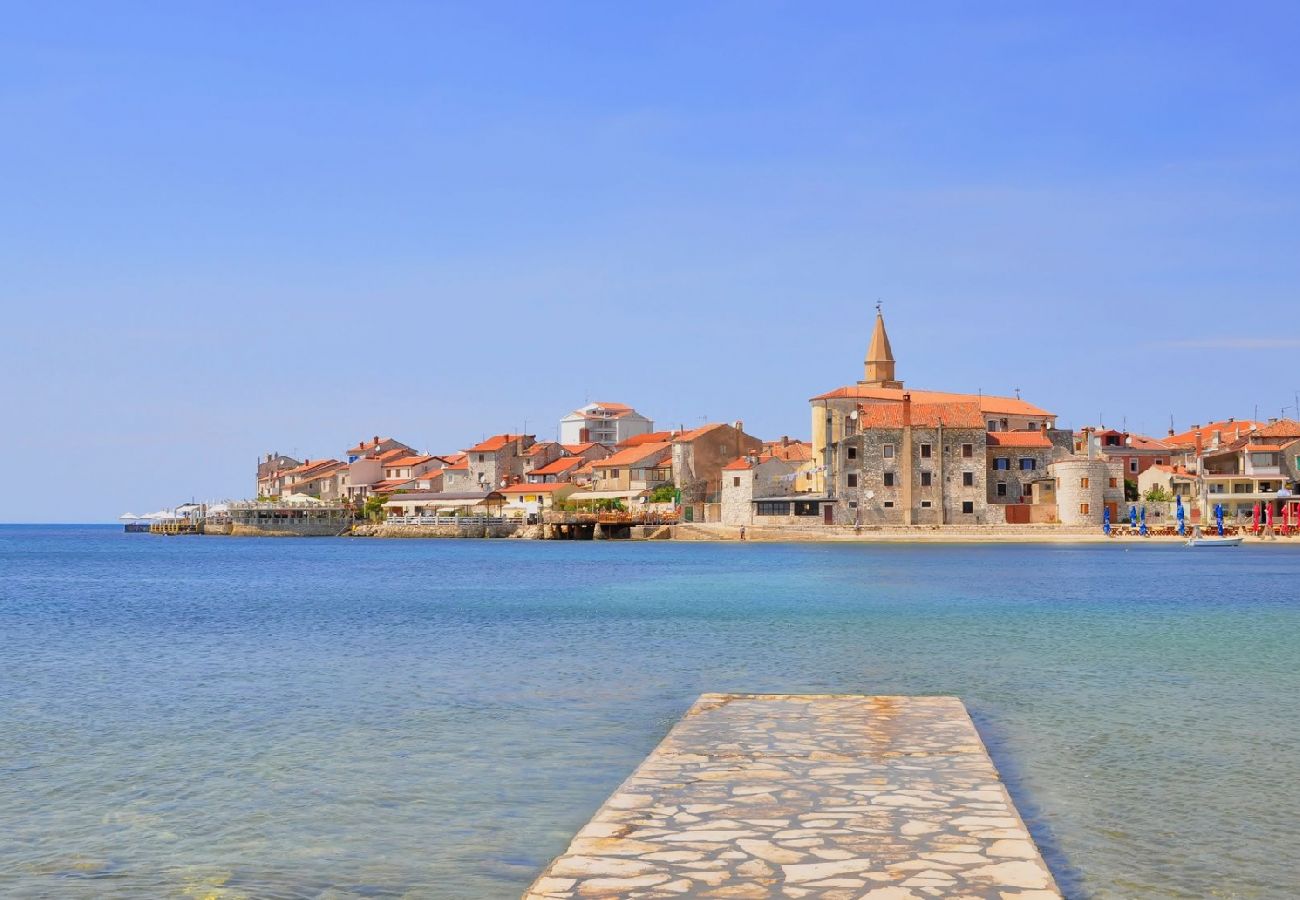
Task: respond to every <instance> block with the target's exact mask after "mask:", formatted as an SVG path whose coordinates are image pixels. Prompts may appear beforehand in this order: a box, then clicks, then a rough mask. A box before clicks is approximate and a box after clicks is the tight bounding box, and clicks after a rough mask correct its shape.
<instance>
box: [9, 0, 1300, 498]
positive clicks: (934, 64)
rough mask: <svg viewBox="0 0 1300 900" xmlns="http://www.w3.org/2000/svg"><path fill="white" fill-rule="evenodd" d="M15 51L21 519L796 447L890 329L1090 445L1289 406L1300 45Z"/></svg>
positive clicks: (936, 15)
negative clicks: (384, 473)
mask: <svg viewBox="0 0 1300 900" xmlns="http://www.w3.org/2000/svg"><path fill="white" fill-rule="evenodd" d="M891 7H892V8H891ZM3 19H4V27H3V28H0V121H3V123H4V124H3V131H2V133H3V140H0V172H3V182H2V185H3V187H2V189H0V197H2V199H0V306H2V307H3V320H2V321H3V327H2V328H0V377H2V378H3V397H4V402H3V419H2V421H3V437H4V446H5V447H6V450H7V452H8V454H9V458H10V459H11V464H10V468H9V470H8V476H9V477H8V479H7V483H6V485H5V487H4V489H3V491H0V520H4V521H94V520H109V519H112V518H114V517H116V516H117V515H118V514H119V513H121V512H123V511H125V510H127V509H130V510H133V511H135V512H144V511H148V510H150V509H155V508H158V507H160V506H163V505H171V504H174V503H176V502H178V501H180V500H184V499H187V498H189V497H191V496H194V497H197V498H200V499H203V498H212V499H215V498H223V497H228V496H244V495H247V494H249V493H250V492H251V491H252V489H253V467H254V464H255V461H256V456H257V455H258V454H259V453H263V452H266V451H271V450H277V451H281V452H286V453H292V454H295V455H297V456H299V457H300V458H301V457H302V456H308V457H313V458H315V457H322V456H328V455H333V456H337V455H340V454H341V453H342V451H343V450H344V449H346V448H347V447H348V446H350V445H351V444H353V443H355V442H356V441H357V440H358V439H359V438H362V437H365V436H370V435H373V434H376V433H381V434H384V435H393V436H395V437H398V438H400V439H402V440H404V441H406V442H407V443H409V444H412V445H413V446H415V447H417V448H420V449H426V448H427V449H429V450H432V451H434V452H445V451H451V450H455V449H458V448H463V447H465V446H468V445H469V443H471V442H473V441H475V440H477V439H478V438H479V437H481V436H483V435H486V434H489V433H493V432H497V431H504V430H517V429H520V428H523V427H526V428H527V430H528V431H530V432H535V433H536V434H537V435H538V436H539V437H551V436H554V433H555V429H556V423H557V421H558V419H559V418H560V416H562V415H563V414H564V413H566V412H568V411H569V410H571V409H573V408H574V407H576V406H578V405H580V404H581V403H583V402H584V400H587V399H598V400H613V401H622V402H626V403H631V404H633V405H635V406H636V407H637V408H638V409H640V410H641V411H643V412H644V413H646V414H647V415H649V416H651V417H653V418H654V419H656V421H657V422H658V423H659V424H660V425H663V426H675V425H677V424H686V425H688V426H689V425H692V424H698V423H699V422H700V421H702V420H704V419H706V418H707V419H710V420H733V419H743V420H744V421H745V423H746V426H747V430H749V431H751V432H754V433H757V434H759V435H761V436H765V437H775V436H779V435H781V434H783V433H788V434H791V435H797V436H804V437H806V436H807V434H808V428H809V414H808V406H807V398H808V397H810V396H812V395H813V394H815V393H818V392H820V391H822V390H826V389H829V388H832V387H836V386H838V385H841V384H845V383H849V382H852V381H854V380H855V379H857V378H859V377H861V376H860V374H859V373H860V370H861V369H860V367H861V360H862V357H863V354H864V352H865V348H866V344H867V339H868V335H869V330H870V325H871V320H872V316H873V307H874V303H875V301H876V300H877V299H881V300H883V301H884V303H885V311H886V316H887V321H888V323H889V327H890V335H891V338H892V340H893V345H894V351H895V353H896V355H897V356H898V359H899V365H898V372H899V376H900V377H901V378H903V379H904V380H905V381H906V382H907V383H908V384H909V385H912V386H914V387H924V388H932V389H944V390H969V391H975V390H977V389H982V390H983V391H985V392H987V393H1006V394H1010V393H1011V392H1013V391H1014V389H1016V388H1020V389H1021V390H1022V392H1023V395H1024V396H1025V397H1026V398H1027V399H1030V400H1033V401H1034V402H1036V403H1038V404H1040V405H1042V406H1045V407H1047V408H1049V409H1052V410H1054V411H1056V412H1057V413H1059V415H1060V416H1061V421H1062V423H1063V424H1067V425H1071V426H1075V425H1081V424H1084V423H1092V422H1096V421H1098V418H1099V416H1100V417H1102V418H1103V420H1104V422H1105V423H1106V424H1108V425H1119V424H1121V423H1122V422H1123V421H1125V419H1126V420H1127V424H1128V425H1129V427H1130V428H1133V429H1135V430H1145V431H1147V432H1150V433H1155V434H1161V433H1163V432H1164V430H1165V429H1166V428H1167V427H1168V425H1169V418H1170V416H1171V415H1172V416H1173V419H1174V422H1175V424H1176V425H1177V426H1178V427H1179V428H1180V429H1182V428H1186V427H1188V426H1190V425H1191V424H1192V423H1194V422H1199V421H1204V420H1208V419H1211V418H1223V417H1227V416H1238V417H1248V416H1250V415H1252V414H1253V413H1254V412H1255V409H1256V407H1257V406H1258V410H1259V414H1260V416H1270V415H1271V416H1276V415H1279V414H1280V412H1281V410H1282V408H1283V407H1287V406H1292V405H1293V404H1294V403H1295V402H1296V400H1295V396H1296V391H1297V389H1300V322H1298V318H1300V303H1297V297H1296V294H1297V284H1300V278H1298V277H1297V276H1298V275H1300V253H1298V252H1297V251H1298V250H1300V240H1298V238H1300V190H1298V189H1300V179H1298V175H1300V53H1297V50H1296V48H1297V46H1298V45H1300V40H1298V39H1300V6H1297V5H1296V4H1294V3H1275V4H1270V3H1256V4H1251V5H1249V6H1240V5H1234V4H1223V3H1172V2H1169V3H1145V4H1132V3H1122V4H1121V3H1114V4H1106V3H1080V4H1076V5H1075V6H1074V8H1073V10H1070V9H1067V8H1066V5H1065V4H1045V3H1039V2H1030V3H1023V4H1016V3H995V4H972V3H952V4H863V3H845V4H827V3H819V4H806V3H786V4H778V3H753V2H744V3H734V4H687V3H679V4H639V5H634V4H626V3H592V4H576V3H526V4H519V5H506V4H496V5H493V4H485V3H465V4H461V5H458V6H435V5H434V4H431V3H411V4H401V3H305V2H304V3H277V4H267V3H237V2H236V3H231V2H222V3H215V2H212V3H182V4H163V3H147V4H144V3H141V4H132V3H115V4H103V3H86V4H76V3H59V4H41V3H37V4H17V3H13V4H6V5H4V15H3ZM1288 413H1289V414H1294V409H1291V410H1288Z"/></svg>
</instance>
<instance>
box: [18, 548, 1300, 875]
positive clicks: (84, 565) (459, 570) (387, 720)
mask: <svg viewBox="0 0 1300 900" xmlns="http://www.w3.org/2000/svg"><path fill="white" fill-rule="evenodd" d="M0 576H2V577H0V894H3V895H5V896H11V895H12V896H21V897H29V896H30V897H38V896H39V897H43V896H50V897H92V896H94V897H100V896H108V897H117V896H122V897H126V896H132V897H134V896H193V897H209V896H210V897H329V898H341V897H354V896H355V897H411V898H416V897H437V898H447V897H453V898H462V897H463V898H478V897H512V896H518V894H519V892H520V890H522V888H523V887H524V886H525V885H526V884H527V883H528V882H529V880H531V878H532V877H533V875H534V874H535V873H536V872H537V871H538V870H539V869H540V868H541V867H542V866H543V865H544V864H545V863H546V862H547V861H548V860H549V859H550V858H551V857H552V856H554V855H555V854H557V853H559V852H560V851H562V850H563V849H564V847H565V846H566V844H567V843H568V840H569V838H570V837H571V836H572V834H573V832H574V831H575V830H577V828H579V827H580V826H581V825H582V824H583V823H584V822H585V821H586V820H587V818H588V817H589V816H590V815H591V813H592V812H593V811H594V810H595V809H596V807H597V806H599V804H600V802H601V801H602V800H603V799H604V798H605V796H606V795H608V794H609V793H610V791H612V790H613V789H614V787H615V786H617V784H618V783H619V782H620V781H621V780H622V779H623V777H625V776H626V775H627V773H628V772H629V771H631V769H632V768H634V767H635V766H636V764H637V763H638V762H639V761H640V760H641V758H642V757H643V756H645V754H646V753H648V752H649V751H650V749H651V748H652V747H653V746H654V745H655V744H656V743H657V742H658V741H659V739H660V738H661V737H662V736H663V735H664V733H665V732H666V731H667V729H668V728H669V726H670V725H671V724H672V722H673V721H674V720H675V719H676V718H677V717H678V716H679V715H680V714H681V713H682V712H683V711H684V710H685V709H686V708H687V706H689V704H690V703H691V701H692V700H693V699H694V698H695V697H696V696H697V695H698V694H699V693H701V692H703V691H773V692H778V691H779V692H788V691H835V692H855V693H944V694H956V695H959V696H960V697H962V698H963V699H964V700H965V701H966V703H967V705H968V706H969V707H970V709H971V710H972V713H973V714H974V716H975V718H976V722H977V724H978V725H979V727H980V730H981V732H982V734H983V735H984V738H985V741H986V742H987V743H988V744H989V747H990V750H991V751H992V753H993V756H994V759H995V761H996V762H997V763H998V765H999V767H1000V768H1001V769H1002V771H1003V774H1004V776H1005V777H1006V779H1007V781H1008V784H1009V786H1010V787H1011V790H1012V793H1013V795H1014V796H1015V799H1016V802H1017V803H1018V804H1019V806H1020V809H1021V812H1022V813H1023V814H1024V815H1025V818H1026V820H1027V821H1028V823H1029V825H1030V827H1031V829H1032V830H1033V831H1034V834H1035V837H1036V838H1037V839H1038V840H1039V842H1040V844H1041V845H1042V846H1043V848H1044V851H1045V855H1046V857H1047V859H1048V862H1049V864H1050V865H1051V866H1052V867H1053V870H1054V872H1055V873H1056V875H1057V878H1058V880H1059V881H1060V883H1061V885H1062V887H1063V888H1064V889H1065V890H1066V892H1067V894H1068V895H1070V896H1075V897H1099V898H1100V897H1203V896H1221V897H1279V896H1290V895H1297V894H1300V874H1297V871H1296V858H1297V852H1296V847H1297V846H1300V780H1298V779H1297V774H1300V750H1298V749H1297V748H1298V747H1300V650H1298V649H1297V647H1298V639H1300V590H1297V585H1300V578H1298V576H1300V545H1297V546H1296V547H1285V548H1282V547H1259V548H1251V547H1245V548H1241V549H1240V550H1215V551H1200V550H1198V551H1189V550H1186V549H1185V548H1182V547H1176V546H1167V545H1162V546H1140V545H1127V546H1125V545H1112V544H1105V545H1083V546H1077V547H1055V546H1024V547H1017V546H951V547H950V546H918V547H906V546H874V547H873V546H852V545H845V544H830V545H813V544H792V545H775V544H710V543H683V544H669V543H652V544H635V545H631V544H618V543H558V542H556V543H540V542H523V541H378V540H361V539H358V540H346V539H340V540H332V539H261V540H258V539H236V538H158V537H152V536H149V535H125V534H122V533H120V532H119V531H118V530H117V529H116V528H72V527H62V528H50V527H41V528H37V527H24V526H5V527H0Z"/></svg>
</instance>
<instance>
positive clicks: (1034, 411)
mask: <svg viewBox="0 0 1300 900" xmlns="http://www.w3.org/2000/svg"><path fill="white" fill-rule="evenodd" d="M904 394H911V395H912V403H913V404H916V403H975V404H977V405H978V408H979V410H980V412H983V413H988V414H998V415H1012V416H1045V417H1051V416H1053V415H1054V414H1053V413H1050V412H1048V411H1047V410H1045V409H1043V408H1041V407H1038V406H1034V405H1033V404H1032V403H1029V402H1027V401H1025V400H1020V399H1017V398H1015V397H995V396H992V395H991V394H954V393H948V392H946V391H923V390H912V389H911V388H908V389H906V390H904V389H903V388H881V387H869V386H867V385H862V384H850V385H845V386H844V387H842V388H836V389H835V390H833V391H827V392H826V393H825V394H818V395H817V396H816V397H813V398H812V399H813V400H845V399H849V400H886V401H889V400H892V401H895V402H902V399H903V395H904Z"/></svg>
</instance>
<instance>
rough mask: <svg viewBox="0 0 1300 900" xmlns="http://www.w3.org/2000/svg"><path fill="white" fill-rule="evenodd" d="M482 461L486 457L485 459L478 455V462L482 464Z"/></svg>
mask: <svg viewBox="0 0 1300 900" xmlns="http://www.w3.org/2000/svg"><path fill="white" fill-rule="evenodd" d="M484 459H486V457H485V456H484V455H483V454H482V453H480V454H479V455H478V461H479V462H483V460H484Z"/></svg>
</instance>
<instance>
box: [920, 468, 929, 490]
mask: <svg viewBox="0 0 1300 900" xmlns="http://www.w3.org/2000/svg"><path fill="white" fill-rule="evenodd" d="M929 486H930V473H929V472H922V473H921V487H929Z"/></svg>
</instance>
